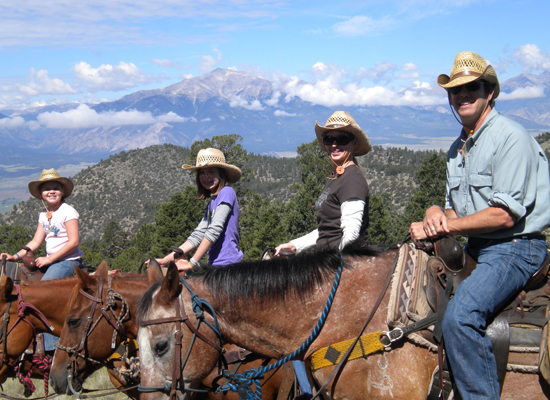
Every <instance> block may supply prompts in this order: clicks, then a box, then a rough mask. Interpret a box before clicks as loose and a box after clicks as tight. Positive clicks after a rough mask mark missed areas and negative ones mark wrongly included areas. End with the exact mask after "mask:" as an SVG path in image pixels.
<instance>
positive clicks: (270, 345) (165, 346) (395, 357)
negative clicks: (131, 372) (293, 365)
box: [138, 248, 550, 400]
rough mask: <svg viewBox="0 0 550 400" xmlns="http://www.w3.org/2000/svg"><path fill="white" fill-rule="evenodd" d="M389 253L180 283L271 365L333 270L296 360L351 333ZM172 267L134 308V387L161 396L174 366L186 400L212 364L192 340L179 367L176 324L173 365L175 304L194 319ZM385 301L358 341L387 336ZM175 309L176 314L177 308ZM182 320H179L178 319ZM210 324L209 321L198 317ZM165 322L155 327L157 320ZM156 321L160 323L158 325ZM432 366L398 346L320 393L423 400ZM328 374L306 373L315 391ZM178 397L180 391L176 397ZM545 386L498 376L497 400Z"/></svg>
mask: <svg viewBox="0 0 550 400" xmlns="http://www.w3.org/2000/svg"><path fill="white" fill-rule="evenodd" d="M396 253H397V250H388V251H384V252H381V253H377V252H373V251H372V249H368V248H366V249H361V248H356V249H353V248H347V249H345V253H344V254H343V255H340V254H338V253H315V254H311V255H307V254H306V255H299V256H296V257H294V258H291V259H275V260H270V261H263V262H261V263H259V262H246V263H240V264H235V265H233V266H229V267H226V268H223V269H216V268H209V267H207V266H203V267H202V268H201V269H200V270H197V271H195V272H194V273H193V274H191V276H190V277H189V279H188V280H187V283H188V284H189V286H190V288H191V289H192V290H193V291H194V293H195V294H196V296H198V297H200V298H202V299H204V300H206V301H207V302H209V303H210V305H211V306H212V308H213V309H214V310H215V313H216V315H217V319H218V323H219V329H220V333H221V337H222V339H223V341H224V342H231V343H235V344H237V345H240V346H243V347H246V348H247V349H250V350H251V351H253V352H255V353H257V354H259V355H262V356H264V357H271V358H275V359H281V358H283V357H285V356H287V355H289V354H291V353H292V352H293V351H295V350H296V349H298V348H299V346H301V345H302V343H303V342H304V341H305V340H306V338H308V335H310V333H311V332H312V331H313V330H314V327H315V324H316V323H317V321H318V320H319V317H320V316H321V314H322V312H323V307H324V305H325V303H326V302H327V299H328V298H329V292H330V291H331V286H332V285H333V280H334V277H335V275H336V272H337V270H338V267H339V266H340V265H342V264H343V272H342V276H341V280H340V283H339V287H338V289H337V291H336V294H335V296H334V299H333V301H332V308H331V310H330V312H329V313H328V316H327V318H326V322H325V324H324V326H323V327H322V329H321V331H320V334H319V335H318V337H317V338H316V339H315V340H314V341H313V343H311V345H309V347H307V348H306V350H305V352H304V353H303V354H300V355H299V356H298V357H297V358H303V359H307V358H308V357H309V356H310V355H311V354H312V353H314V352H315V351H317V350H320V349H322V348H324V347H326V346H329V345H331V344H334V343H338V342H342V341H345V340H348V339H350V338H354V337H356V336H357V335H359V334H360V333H361V329H362V327H363V323H364V322H365V320H366V319H367V315H369V313H371V312H372V309H373V305H374V303H375V300H376V299H377V297H378V296H379V295H380V291H381V288H382V287H383V286H384V284H385V280H386V277H387V274H388V271H389V270H390V266H391V265H392V262H393V260H394V258H395V256H396ZM174 271H175V267H173V266H171V267H170V268H169V270H168V273H167V275H166V277H165V279H164V281H163V282H162V284H155V285H153V286H152V287H151V288H150V289H149V290H148V292H147V293H146V294H145V295H144V297H143V299H142V303H141V306H140V311H139V312H140V315H139V316H140V329H139V335H138V337H139V339H138V341H139V346H140V350H141V367H142V372H141V385H142V386H143V387H162V386H165V385H166V386H170V385H171V381H172V379H173V378H172V377H173V374H174V371H173V367H174V364H175V363H176V362H177V363H178V364H180V365H184V368H183V371H182V377H181V380H182V381H183V386H184V387H185V388H183V387H182V385H181V384H180V385H179V386H178V387H177V389H178V392H177V395H178V397H179V398H189V396H190V395H189V392H187V391H186V390H187V389H188V388H192V387H196V386H197V385H198V382H199V381H200V380H201V379H202V378H203V377H204V375H205V374H206V373H208V372H209V371H210V370H211V368H212V366H213V365H214V364H215V362H216V360H217V358H218V352H217V350H216V349H214V348H213V347H212V346H211V345H209V344H208V343H207V342H206V341H205V340H199V339H197V340H196V341H195V343H194V344H193V345H192V350H191V352H190V356H189V358H188V360H187V363H186V364H184V360H183V357H184V355H185V354H187V352H188V349H189V347H190V345H191V344H190V341H191V338H192V336H193V335H192V332H191V331H190V330H189V329H187V327H186V326H184V324H183V323H181V331H182V332H181V336H182V339H181V354H182V357H181V359H180V360H177V357H175V356H174V355H175V354H178V353H176V351H175V348H176V344H177V343H176V342H177V340H176V339H175V326H176V322H169V321H176V320H178V319H181V318H180V316H176V312H175V310H176V304H177V303H179V300H178V299H179V298H181V299H182V305H183V309H184V312H185V313H186V314H187V317H188V319H189V321H190V322H191V324H193V325H195V324H196V321H197V318H196V317H195V313H194V312H193V308H192V299H191V296H190V294H189V292H188V290H186V288H183V289H182V288H181V284H180V282H179V279H178V276H177V274H175V273H174ZM388 300H389V293H386V295H385V296H384V298H383V300H382V303H381V305H380V307H379V308H378V309H377V311H376V313H375V314H374V317H373V319H372V320H371V322H370V324H369V325H368V326H367V328H366V330H365V333H370V332H376V331H385V330H388V327H387V324H386V313H387V307H388ZM180 307H181V306H180ZM182 314H183V313H182ZM206 318H207V320H208V321H209V322H210V324H212V323H213V318H212V316H211V315H207V317H206ZM163 319H164V321H167V322H166V323H162V320H163ZM159 320H160V321H159ZM199 331H200V332H201V333H202V335H203V336H204V337H205V339H206V340H209V341H213V342H215V340H216V334H215V333H214V332H213V331H212V330H211V329H210V328H209V327H208V326H206V325H204V324H203V325H202V326H201V327H200V328H199ZM436 365H437V356H436V354H434V353H433V352H430V351H429V350H427V349H425V348H422V347H419V346H417V345H415V344H413V343H412V342H410V341H408V340H403V341H400V342H395V343H393V344H392V348H391V350H387V351H382V352H377V353H374V354H371V355H369V356H367V357H360V358H358V359H355V360H351V361H348V362H347V363H346V364H345V366H344V368H343V369H342V370H341V371H340V372H339V374H337V375H336V376H337V378H336V380H333V381H332V382H331V383H330V384H329V386H327V387H326V389H325V390H324V391H323V393H322V395H323V396H324V397H325V398H334V399H363V398H368V399H388V398H394V399H407V400H425V399H426V397H427V395H428V390H429V384H430V379H431V376H432V372H433V370H434V368H435V366H436ZM333 369H334V367H333V366H329V367H326V368H321V369H317V370H316V371H314V372H313V373H312V375H313V378H314V380H315V382H316V383H317V384H318V385H319V386H320V385H322V384H323V383H324V382H325V380H327V378H329V376H330V374H331V372H332V370H333ZM182 389H185V391H184V390H182ZM549 394H550V391H549V388H548V385H547V384H546V383H545V382H544V381H543V380H542V379H539V376H538V375H533V374H521V373H515V372H514V373H508V375H507V377H506V380H505V383H504V388H503V392H502V398H503V399H515V400H517V399H529V400H532V399H546V398H550V397H549V396H550V395H549ZM165 396H166V395H165V394H163V393H162V392H154V393H143V394H142V395H141V397H140V399H160V398H165Z"/></svg>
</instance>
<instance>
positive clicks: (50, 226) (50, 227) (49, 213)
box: [42, 200, 52, 231]
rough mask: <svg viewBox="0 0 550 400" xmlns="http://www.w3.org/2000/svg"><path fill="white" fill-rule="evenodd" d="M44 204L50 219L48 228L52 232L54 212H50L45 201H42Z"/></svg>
mask: <svg viewBox="0 0 550 400" xmlns="http://www.w3.org/2000/svg"><path fill="white" fill-rule="evenodd" d="M42 204H43V205H44V208H45V209H46V218H48V228H49V229H50V231H51V230H52V225H51V222H52V212H51V211H50V210H49V208H48V207H47V206H46V203H44V200H42Z"/></svg>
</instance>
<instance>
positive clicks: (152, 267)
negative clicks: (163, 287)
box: [147, 258, 164, 285]
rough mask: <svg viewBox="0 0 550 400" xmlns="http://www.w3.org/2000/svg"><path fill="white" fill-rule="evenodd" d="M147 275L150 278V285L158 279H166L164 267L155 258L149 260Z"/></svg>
mask: <svg viewBox="0 0 550 400" xmlns="http://www.w3.org/2000/svg"><path fill="white" fill-rule="evenodd" d="M147 277H148V278H149V285H152V284H153V283H155V282H156V281H160V280H162V279H164V275H163V274H162V269H161V268H160V265H159V263H158V262H157V260H155V259H154V258H151V259H150V260H149V266H148V267H147Z"/></svg>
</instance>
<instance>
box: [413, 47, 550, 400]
mask: <svg viewBox="0 0 550 400" xmlns="http://www.w3.org/2000/svg"><path fill="white" fill-rule="evenodd" d="M438 84H439V86H441V87H443V88H445V89H446V90H447V94H448V96H449V104H450V105H451V110H452V111H453V114H454V113H455V112H456V114H458V117H457V120H458V122H459V123H460V124H461V125H462V126H463V129H462V131H461V134H460V137H459V138H458V139H457V140H456V141H455V142H454V143H453V144H452V146H451V148H450V149H449V152H448V153H447V193H446V204H445V209H442V208H441V207H438V206H432V207H430V208H429V209H428V210H426V214H425V217H424V220H423V221H422V222H415V223H413V224H411V227H410V233H411V237H412V239H413V241H417V240H423V239H426V238H436V237H438V236H440V235H447V234H451V235H464V236H467V237H468V244H467V246H466V250H467V252H468V253H469V254H470V255H471V256H472V257H473V258H474V259H476V260H477V261H478V265H477V268H476V269H475V270H474V271H473V273H472V275H471V276H470V277H469V278H467V279H465V280H464V281H463V282H462V283H461V285H460V286H459V287H458V288H457V290H456V293H455V296H454V297H453V298H452V299H451V301H450V302H449V305H448V307H447V311H446V312H445V316H444V318H443V323H442V329H443V339H444V341H445V351H446V354H447V356H448V361H449V363H450V367H451V370H452V373H453V376H454V379H455V382H456V386H457V388H458V391H459V393H460V395H461V397H462V399H463V400H468V399H498V398H499V397H500V387H499V383H498V378H497V367H496V361H495V357H494V354H493V352H492V346H491V342H490V340H489V337H488V336H487V335H486V334H485V329H486V327H487V321H488V320H490V319H491V317H493V316H494V314H495V313H496V312H497V311H499V309H501V308H502V307H503V306H505V305H506V304H507V303H508V302H509V301H510V299H511V298H512V297H513V296H515V295H516V294H517V293H518V292H519V291H520V289H521V288H522V287H523V286H524V285H525V284H526V283H527V281H528V280H529V277H530V276H531V275H532V274H533V273H534V272H535V271H536V270H537V269H538V268H539V266H540V265H541V263H542V262H543V260H544V258H545V256H546V252H547V245H546V241H545V237H544V235H543V234H542V231H543V230H544V229H545V228H547V227H548V226H549V225H550V204H549V202H550V176H549V173H548V160H547V158H546V156H545V154H544V151H543V150H542V149H541V148H540V146H539V145H538V143H537V142H536V141H535V140H534V139H533V138H532V137H531V135H529V133H528V132H527V131H526V130H525V129H524V128H523V127H522V126H521V125H519V124H518V123H516V122H514V121H512V120H510V119H508V118H506V117H503V116H502V115H500V114H498V113H497V112H496V111H495V109H494V104H495V99H496V98H497V97H498V95H499V93H500V86H499V82H498V78H497V75H496V73H495V71H494V69H493V67H492V66H491V65H488V64H487V62H486V60H485V59H483V58H482V57H480V56H479V55H477V54H476V53H473V52H464V53H459V54H458V55H457V56H456V58H455V62H454V65H453V67H452V69H451V74H450V76H448V75H445V74H442V75H440V76H439V77H438ZM455 117H456V115H455Z"/></svg>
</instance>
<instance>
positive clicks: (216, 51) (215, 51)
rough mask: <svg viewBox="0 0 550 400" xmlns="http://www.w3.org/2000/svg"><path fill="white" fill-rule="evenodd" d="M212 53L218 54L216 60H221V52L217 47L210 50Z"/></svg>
mask: <svg viewBox="0 0 550 400" xmlns="http://www.w3.org/2000/svg"><path fill="white" fill-rule="evenodd" d="M212 51H213V52H214V53H216V55H217V56H218V61H221V60H222V52H221V51H219V50H218V49H214V50H212Z"/></svg>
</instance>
